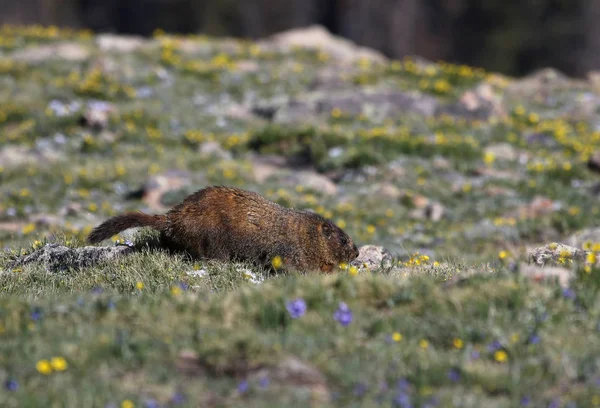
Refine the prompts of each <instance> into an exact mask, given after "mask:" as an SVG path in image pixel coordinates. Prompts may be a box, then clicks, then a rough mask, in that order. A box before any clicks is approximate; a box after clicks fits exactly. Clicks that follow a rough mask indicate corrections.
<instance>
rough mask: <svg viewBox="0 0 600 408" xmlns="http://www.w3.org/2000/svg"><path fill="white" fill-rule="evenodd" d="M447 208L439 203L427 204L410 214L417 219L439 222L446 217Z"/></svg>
mask: <svg viewBox="0 0 600 408" xmlns="http://www.w3.org/2000/svg"><path fill="white" fill-rule="evenodd" d="M445 212H446V208H445V207H444V206H443V205H442V204H440V203H438V202H427V203H426V204H425V205H422V206H419V207H417V208H415V209H413V210H411V211H410V212H409V214H408V215H409V216H410V217H411V218H415V219H420V220H422V219H428V220H431V221H433V222H438V221H440V220H441V219H442V217H443V216H444V213H445Z"/></svg>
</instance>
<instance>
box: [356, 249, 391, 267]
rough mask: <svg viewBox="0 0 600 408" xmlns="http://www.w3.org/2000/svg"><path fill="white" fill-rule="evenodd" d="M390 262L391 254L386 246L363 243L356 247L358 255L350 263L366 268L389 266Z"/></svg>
mask: <svg viewBox="0 0 600 408" xmlns="http://www.w3.org/2000/svg"><path fill="white" fill-rule="evenodd" d="M391 263H392V254H391V252H390V251H388V250H387V249H386V248H384V247H382V246H375V245H363V246H361V247H360V248H358V257H357V258H356V259H355V260H353V261H352V262H351V263H350V264H351V265H354V266H357V267H364V268H368V269H375V268H379V267H380V266H382V265H383V266H384V267H389V266H390V265H391Z"/></svg>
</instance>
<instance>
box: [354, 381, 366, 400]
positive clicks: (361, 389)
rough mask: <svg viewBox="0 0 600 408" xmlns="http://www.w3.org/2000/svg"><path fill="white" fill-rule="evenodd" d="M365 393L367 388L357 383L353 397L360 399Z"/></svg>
mask: <svg viewBox="0 0 600 408" xmlns="http://www.w3.org/2000/svg"><path fill="white" fill-rule="evenodd" d="M366 391H367V386H366V385H365V384H363V383H358V384H356V385H355V386H354V395H356V396H358V397H362V396H363V395H364V393H365V392H366Z"/></svg>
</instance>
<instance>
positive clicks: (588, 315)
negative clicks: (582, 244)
mask: <svg viewBox="0 0 600 408" xmlns="http://www.w3.org/2000/svg"><path fill="white" fill-rule="evenodd" d="M0 40H1V41H0V47H1V48H2V54H1V55H0V74H1V75H0V197H2V198H1V199H0V247H2V248H3V249H4V251H3V252H2V253H1V255H0V271H2V273H0V386H1V387H2V388H0V406H3V407H4V406H6V407H17V406H18V407H21V406H86V407H87V406H99V407H106V406H111V405H110V404H115V406H122V407H127V406H131V405H128V402H127V401H129V402H131V403H133V404H134V405H135V406H136V407H143V406H147V407H152V406H154V405H152V403H151V400H152V401H158V402H160V403H161V406H202V407H210V406H246V407H248V406H250V407H255V406H256V407H267V406H273V407H280V406H299V407H306V406H332V407H333V406H336V407H337V406H339V407H354V406H367V407H371V406H397V407H402V408H404V407H406V406H408V405H406V404H404V405H403V402H402V401H405V399H404V398H405V397H406V396H408V397H409V398H410V401H411V404H412V406H414V407H431V406H437V407H447V406H448V407H452V406H462V407H518V406H528V407H531V406H535V407H538V406H539V407H548V406H550V404H551V403H552V401H559V402H560V405H559V406H561V407H589V406H596V405H600V382H599V381H600V370H599V368H600V360H599V359H598V355H600V342H599V340H598V339H599V336H598V334H599V330H600V303H599V301H598V299H599V298H600V297H599V296H598V286H599V284H598V282H599V278H598V277H599V276H600V272H599V271H598V270H597V269H592V270H589V271H588V272H589V273H588V272H585V270H584V269H579V267H583V266H582V265H574V264H573V265H570V264H567V265H564V266H566V267H569V268H572V269H573V271H574V273H575V276H576V278H575V279H574V281H573V282H572V283H571V285H570V289H564V288H561V287H559V286H558V284H556V283H554V282H535V281H530V280H527V279H526V278H525V277H524V276H522V275H521V274H520V273H519V270H518V265H519V261H522V260H524V258H525V250H526V248H527V247H530V246H535V245H540V244H546V243H548V242H549V241H557V242H562V241H564V240H565V239H567V238H568V237H569V236H570V235H571V234H573V233H575V232H577V231H580V230H582V229H586V228H594V227H596V226H598V225H600V213H599V212H598V210H597V197H596V196H595V195H594V194H593V193H592V190H593V186H594V185H595V184H596V183H597V175H595V174H594V173H592V172H591V171H589V170H588V168H587V166H586V164H587V160H588V158H589V157H590V155H591V154H592V153H593V152H594V151H596V150H598V149H600V133H599V132H598V131H597V130H595V123H597V119H598V118H597V117H596V116H594V114H586V113H585V110H583V109H579V108H578V107H579V106H581V104H582V103H583V102H582V101H586V100H588V99H586V98H588V96H589V95H588V93H589V92H591V90H590V89H591V88H588V87H585V86H583V87H582V86H580V85H579V84H577V83H573V84H570V83H569V84H567V85H562V84H559V85H554V84H552V83H549V84H546V85H544V89H543V92H544V93H550V95H551V96H552V98H546V99H544V98H540V90H539V88H538V89H537V90H536V88H535V87H533V88H531V87H524V86H521V84H519V83H516V81H517V80H516V79H513V78H502V77H500V76H497V75H494V74H492V73H489V72H485V71H483V70H480V69H477V68H475V67H463V66H457V65H453V64H448V63H445V62H440V63H431V64H425V63H421V62H416V61H415V60H413V59H411V58H407V59H405V60H403V61H390V62H389V63H386V64H378V63H371V62H368V61H365V60H361V61H356V62H352V63H346V62H344V63H342V62H340V61H335V59H334V57H333V56H331V55H328V54H326V53H324V52H319V51H315V50H299V49H288V50H285V49H284V50H273V49H268V48H265V47H262V48H261V47H257V46H256V44H254V43H252V42H249V41H241V40H233V39H218V38H207V37H202V36H197V37H175V36H168V35H159V36H157V37H155V38H153V39H151V40H149V41H148V42H147V43H145V45H144V46H143V47H142V48H140V49H138V50H135V51H133V52H131V53H123V54H120V53H113V52H106V51H102V50H100V49H99V48H98V46H97V44H96V42H95V37H94V36H93V35H91V34H90V33H88V32H73V31H61V30H58V31H56V30H54V29H51V28H41V27H25V28H11V27H2V28H0ZM65 42H73V43H74V44H76V45H77V46H81V47H83V48H84V49H85V50H87V52H89V53H90V55H89V57H88V58H86V59H84V60H83V61H65V60H61V59H60V58H57V59H52V60H47V61H38V62H30V61H26V60H23V59H18V58H17V54H15V53H18V52H19V51H20V50H21V49H22V48H23V47H25V46H31V47H44V46H48V45H52V44H59V43H65ZM340 64H342V65H341V66H340ZM332 74H334V75H333V76H334V77H335V78H334V80H335V81H337V82H335V84H334V85H333V86H332V88H334V90H330V89H329V88H327V87H326V88H319V85H318V84H319V83H320V82H322V81H325V82H327V80H326V79H325V80H324V79H323V78H328V77H330V76H331V75H332ZM315 84H317V85H315ZM315 86H316V88H315ZM480 86H482V87H484V89H487V90H488V91H489V93H488V96H489V95H490V94H491V95H492V96H493V97H497V98H498V100H500V101H501V105H502V108H503V109H502V110H503V111H504V113H505V115H500V116H490V117H489V118H487V119H481V120H471V119H467V118H464V117H461V116H450V115H439V116H435V117H423V116H420V115H418V114H416V113H414V112H410V111H405V110H403V109H391V110H390V109H387V110H386V109H381V110H379V109H373V107H372V106H366V105H365V106H363V105H360V107H361V108H362V110H361V112H359V113H357V112H354V111H347V110H346V109H345V107H346V106H355V102H356V101H355V100H353V99H352V98H356V97H355V96H354V95H359V93H358V91H365V92H366V91H369V92H379V91H384V92H408V93H410V95H413V96H414V97H415V98H419V97H428V98H429V97H435V98H436V100H437V101H438V102H439V103H440V104H447V105H452V104H456V103H457V101H458V100H460V98H462V97H464V93H465V92H468V91H472V90H473V89H475V87H480ZM486 87H487V88H486ZM338 88H339V90H340V91H341V92H342V93H341V94H340V95H343V97H342V98H341V100H342V102H339V103H338V102H335V100H336V95H335V93H336V89H338ZM330 94H334V95H333V96H334V97H333V98H332V100H329V99H328V97H329V96H330ZM292 97H293V98H296V100H297V101H300V102H302V103H306V104H307V105H306V106H307V109H309V110H310V109H312V112H313V113H311V114H310V115H309V116H307V117H301V118H296V121H295V122H294V123H291V122H288V121H286V120H285V115H283V118H284V119H282V120H281V121H279V122H276V123H270V122H269V121H268V120H266V119H265V118H264V117H260V116H259V115H254V114H253V113H252V109H251V108H253V107H257V106H267V107H269V106H270V107H280V108H281V109H283V110H285V109H286V108H287V106H286V103H285V101H288V100H289V99H290V98H292ZM344 98H349V99H344ZM359 98H360V97H359ZM98 100H99V101H102V102H108V103H110V104H111V105H112V108H113V110H112V112H111V113H110V115H108V117H107V120H106V123H105V124H104V127H103V128H101V129H98V128H95V127H93V126H89V125H87V124H86V123H85V121H84V120H82V117H83V115H84V113H85V112H86V110H87V107H88V105H89V103H94V102H95V103H97V102H98ZM282 101H283V102H282ZM332 101H333V102H332ZM344 101H345V102H346V104H344ZM545 101H546V102H545ZM548 101H549V102H548ZM552 101H553V102H552ZM320 102H325V103H324V104H321V103H320ZM358 102H359V104H360V101H358ZM246 104H247V105H246ZM553 104H554V105H553ZM323 106H327V107H331V109H329V108H327V109H324V108H322V107H323ZM234 108H235V109H234ZM567 108H569V109H567ZM319 109H321V110H319ZM236 110H237V112H238V113H239V112H241V113H242V114H241V115H240V114H238V115H234V116H230V114H231V112H232V111H236ZM350 110H352V109H350ZM573 111H577V112H579V111H581V112H582V113H581V114H580V115H579V116H578V117H576V118H575V117H574V116H573V115H572V114H571V113H570V112H573ZM586 115H587V116H586ZM298 119H299V120H298ZM206 142H216V143H217V144H218V145H219V146H220V147H221V149H222V153H224V154H223V155H224V156H225V155H230V158H229V159H228V158H223V157H221V156H219V155H207V154H202V153H200V149H201V148H202V146H203V145H204V143H206ZM498 144H503V145H508V146H509V148H510V149H512V153H513V154H515V155H516V156H517V157H516V158H515V159H511V158H510V157H508V158H504V157H502V155H501V154H500V155H495V154H491V153H490V150H494V147H495V145H496V151H497V145H498ZM509 153H510V152H509ZM262 154H274V155H278V156H282V157H284V158H286V159H288V160H291V161H294V160H296V161H301V162H303V163H305V164H306V165H307V166H308V167H309V169H311V170H313V171H314V172H315V173H316V174H318V175H320V176H323V177H330V178H331V179H335V180H336V188H337V191H336V192H335V193H334V194H328V193H326V192H325V191H322V190H321V189H318V188H316V189H315V188H309V186H307V185H304V184H302V183H300V184H297V185H296V184H292V183H291V182H289V181H287V178H286V177H287V176H295V173H296V170H295V169H293V168H292V169H286V170H285V171H282V173H283V174H281V175H274V176H273V177H272V178H270V179H267V180H265V181H264V182H261V181H259V180H258V179H257V178H256V177H255V175H254V170H255V169H256V164H255V159H254V156H255V155H262ZM509 156H510V155H509ZM523 158H524V159H523ZM169 170H180V171H184V172H186V173H187V176H186V177H185V183H184V185H183V186H181V187H180V188H177V189H175V190H173V191H169V192H167V193H165V194H164V195H163V197H162V198H161V202H162V204H163V205H165V206H167V207H168V206H170V205H173V204H175V203H177V202H179V201H180V200H181V199H182V198H183V197H185V196H186V195H187V194H189V193H191V192H193V191H195V190H197V189H199V188H202V187H204V186H207V185H211V184H226V185H234V186H239V187H243V188H247V189H251V190H254V191H257V192H259V193H261V194H263V195H265V196H266V197H268V198H269V199H271V200H274V201H276V202H278V203H280V204H283V205H286V206H294V207H297V208H305V209H312V210H314V211H316V212H318V213H320V214H322V215H325V216H326V217H328V218H331V219H333V220H334V221H335V222H336V223H338V225H340V226H343V228H344V229H345V230H346V231H347V232H348V233H349V234H350V235H351V236H352V238H353V239H354V240H355V242H356V243H357V244H358V245H359V246H360V245H366V244H373V245H382V246H385V247H386V248H387V249H389V250H390V251H391V252H392V253H393V255H394V261H393V267H390V268H386V269H382V270H373V271H370V272H360V273H359V274H358V275H357V276H352V275H351V274H348V273H346V272H337V273H335V274H332V275H330V276H325V275H315V274H312V275H308V276H307V275H305V274H292V273H280V274H272V273H267V272H264V271H259V270H256V269H255V268H253V267H251V266H249V265H243V264H222V263H218V262H192V261H190V260H188V259H185V258H183V257H181V256H176V255H169V254H167V253H164V252H161V251H157V250H151V249H150V248H149V247H145V246H144V242H145V241H144V239H145V237H146V234H145V233H144V234H141V235H140V236H137V237H136V239H135V241H136V244H138V245H139V248H140V249H141V250H140V251H138V252H135V253H133V254H132V255H129V256H126V257H124V258H119V259H118V260H116V261H114V262H111V263H105V264H99V265H96V266H93V267H89V268H84V269H81V270H74V269H69V268H65V269H64V270H61V271H59V272H49V271H46V270H45V269H44V268H43V266H41V265H34V264H32V265H27V266H24V267H21V268H12V267H9V265H10V264H11V262H12V261H13V260H14V259H15V258H16V257H17V256H19V255H20V254H21V255H22V254H27V253H31V252H32V251H34V250H36V249H38V248H40V247H41V246H43V245H45V244H46V243H47V242H55V243H60V244H63V245H67V246H69V247H73V248H77V247H80V246H83V245H85V244H84V239H85V237H86V235H87V234H88V233H89V231H90V229H91V228H92V227H93V226H94V225H97V224H98V223H99V222H101V221H103V220H105V219H107V218H108V217H110V216H112V215H115V214H118V213H121V212H123V211H126V210H143V211H146V212H154V210H153V209H152V208H149V204H148V202H146V201H143V200H140V199H138V198H127V197H128V195H129V193H131V192H133V191H136V190H138V189H139V188H140V187H141V186H143V185H144V184H146V183H148V182H149V181H151V180H152V178H153V177H158V176H161V175H164V174H165V173H166V172H167V171H169ZM290 178H291V179H293V177H290ZM540 197H543V198H547V199H549V200H551V201H552V203H551V204H552V206H551V208H550V209H549V210H548V211H547V212H543V211H539V212H537V213H535V214H533V215H531V214H530V213H533V211H526V209H527V208H529V207H530V206H531V203H532V200H535V199H537V200H538V201H539V199H540ZM424 202H430V203H438V204H440V205H441V206H442V207H443V209H444V213H443V216H442V217H441V218H440V219H439V220H438V219H431V218H428V217H427V216H423V215H422V214H421V215H419V206H421V205H423V203H424ZM415 211H416V212H415ZM125 235H126V234H122V235H121V236H120V238H124V237H125ZM589 244H590V245H592V244H594V243H589ZM592 246H593V245H592ZM596 250H597V246H596V249H594V251H596ZM417 252H418V253H420V254H424V255H426V256H427V257H428V258H425V257H422V256H420V255H417V254H416V253H417ZM499 254H502V256H501V257H499ZM500 258H501V259H500ZM572 294H575V297H574V298H573V296H572ZM297 298H302V299H304V301H305V302H306V306H307V310H306V313H305V314H304V315H303V316H301V317H299V318H297V319H294V318H292V317H291V315H290V313H289V312H288V310H287V309H286V304H287V302H289V301H292V300H294V299H297ZM340 302H345V303H346V304H347V305H348V306H349V308H350V310H351V311H352V322H351V323H350V324H349V325H348V326H343V325H341V324H340V323H339V322H337V321H336V320H335V319H334V313H335V311H336V309H337V308H338V307H339V303H340ZM532 336H533V337H532ZM532 340H533V342H532ZM538 340H539V341H538ZM495 341H498V342H499V344H500V346H496V347H501V348H500V349H498V350H491V349H489V347H490V345H494V344H496V343H495ZM497 352H499V353H497ZM185 356H187V357H185ZM53 357H59V359H58V360H54V366H55V368H56V367H57V368H59V369H60V368H65V369H64V370H63V371H58V372H57V371H56V370H53V372H52V373H49V374H43V373H41V372H40V371H39V370H38V369H37V368H36V365H37V364H38V363H39V362H40V361H43V360H48V361H51V359H52V358H53ZM61 357H62V358H63V359H64V361H66V367H61V363H62V360H60V358H61ZM293 361H299V362H301V363H297V364H300V369H301V370H300V371H302V370H304V373H303V372H294V373H291V372H290V371H289V370H290V367H293ZM63 365H64V364H63ZM303 366H304V368H302V367H303ZM311 370H312V371H311ZM42 371H44V370H43V364H42ZM265 375H266V376H267V378H268V380H269V383H268V385H266V384H265V383H264V381H265V380H264V379H263V377H264V376H265ZM244 381H248V389H247V391H246V392H240V384H242V388H243V384H245V383H244ZM261 384H262V385H261ZM14 385H16V390H13V389H14V388H15V387H14ZM181 398H183V400H180V399H181ZM524 398H525V399H524ZM527 398H530V400H531V401H530V404H529V405H525V404H524V403H525V402H526V399H527ZM124 401H125V402H124ZM394 401H395V402H394ZM569 404H570V405H569Z"/></svg>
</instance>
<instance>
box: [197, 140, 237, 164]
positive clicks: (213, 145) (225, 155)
mask: <svg viewBox="0 0 600 408" xmlns="http://www.w3.org/2000/svg"><path fill="white" fill-rule="evenodd" d="M198 152H199V153H200V154H201V155H203V156H209V157H216V158H218V159H221V160H231V159H232V158H233V155H232V154H231V152H230V151H227V150H225V149H223V147H221V145H220V144H219V143H218V142H211V141H209V142H204V143H202V144H201V145H200V146H199V148H198Z"/></svg>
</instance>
